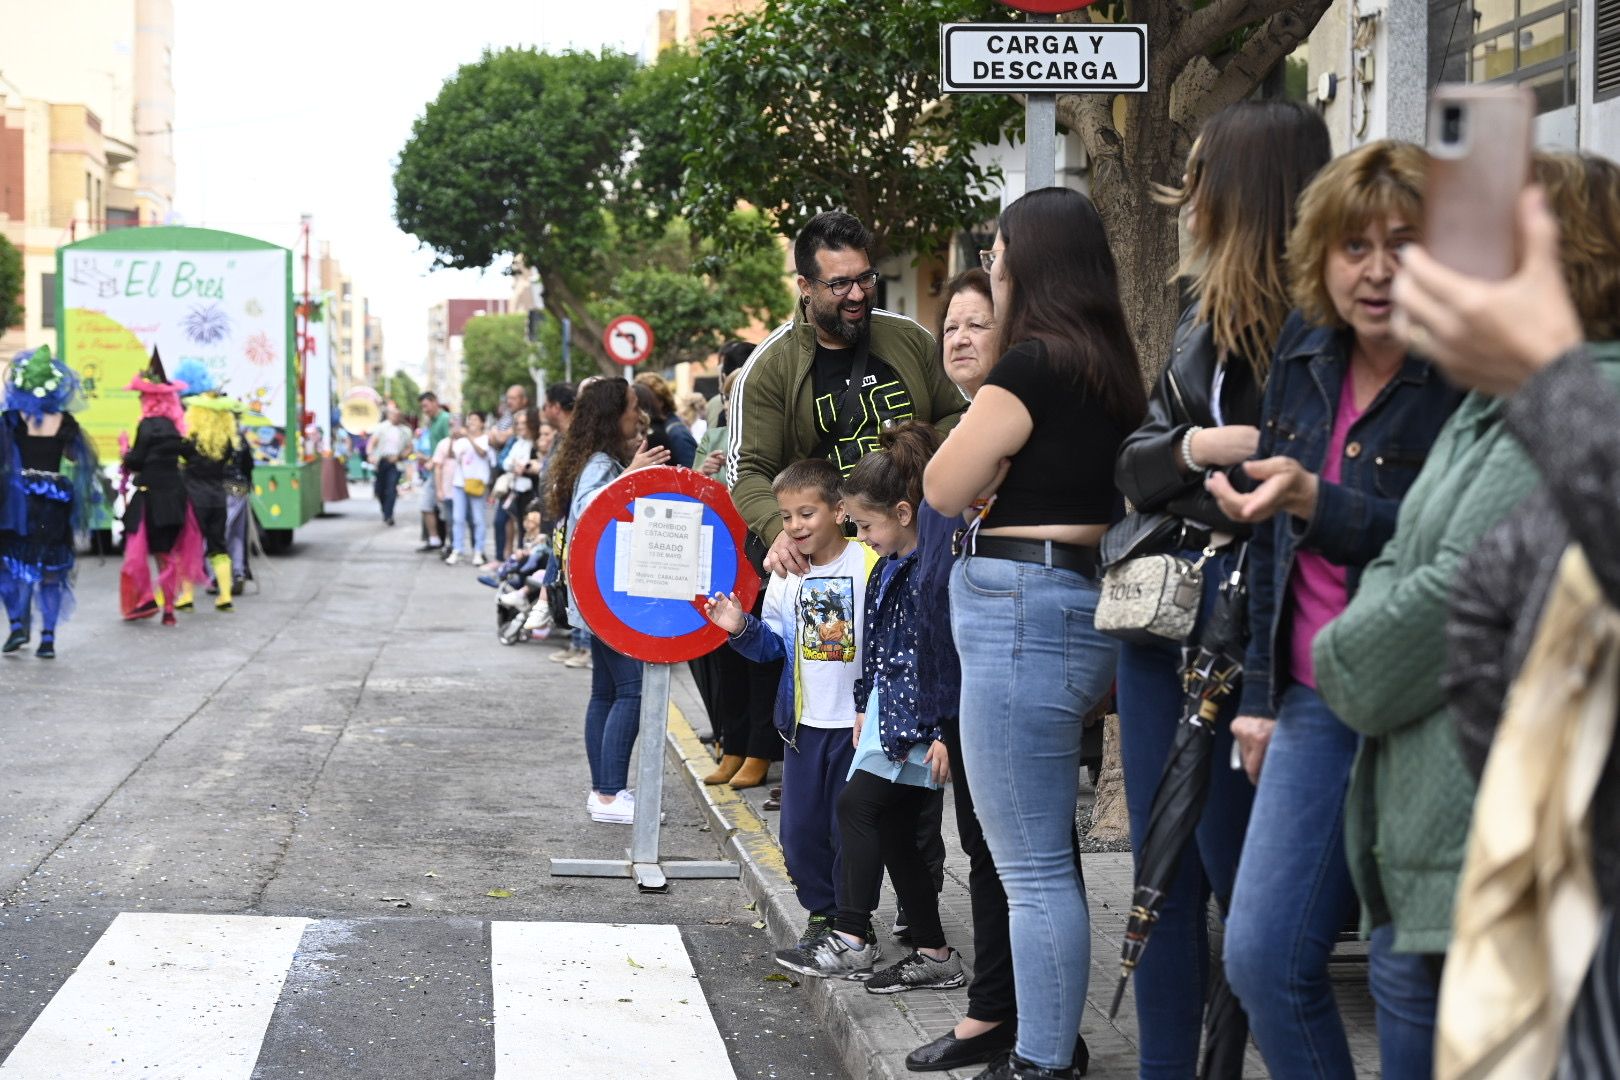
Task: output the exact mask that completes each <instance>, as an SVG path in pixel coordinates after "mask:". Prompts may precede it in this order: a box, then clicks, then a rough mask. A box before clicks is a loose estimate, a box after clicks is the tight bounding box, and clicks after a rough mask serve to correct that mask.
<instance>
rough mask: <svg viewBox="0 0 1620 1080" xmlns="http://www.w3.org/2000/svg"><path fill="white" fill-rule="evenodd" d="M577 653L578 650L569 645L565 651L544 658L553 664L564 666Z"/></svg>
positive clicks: (561, 650)
mask: <svg viewBox="0 0 1620 1080" xmlns="http://www.w3.org/2000/svg"><path fill="white" fill-rule="evenodd" d="M578 652H579V650H578V649H576V648H574V647H573V646H572V645H570V646H568V648H566V649H560V650H558V651H557V652H554V653H552V654H551V655H550V656H548V657H546V659H547V660H550V661H551V662H552V663H553V664H566V663H568V661H570V660H572V659H573V658H574V656H575V655H576V654H578Z"/></svg>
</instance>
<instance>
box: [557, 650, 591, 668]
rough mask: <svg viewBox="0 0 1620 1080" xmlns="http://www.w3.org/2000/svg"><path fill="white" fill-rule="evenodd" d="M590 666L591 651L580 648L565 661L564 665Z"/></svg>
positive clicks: (569, 666)
mask: <svg viewBox="0 0 1620 1080" xmlns="http://www.w3.org/2000/svg"><path fill="white" fill-rule="evenodd" d="M590 666H591V651H590V650H589V649H580V650H579V651H578V652H576V653H575V654H574V655H573V656H570V657H569V658H568V659H567V660H564V661H563V667H567V668H589V667H590Z"/></svg>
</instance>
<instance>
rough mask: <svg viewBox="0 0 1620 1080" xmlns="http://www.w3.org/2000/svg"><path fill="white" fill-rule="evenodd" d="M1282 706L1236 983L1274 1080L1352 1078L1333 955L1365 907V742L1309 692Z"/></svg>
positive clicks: (1239, 890)
mask: <svg viewBox="0 0 1620 1080" xmlns="http://www.w3.org/2000/svg"><path fill="white" fill-rule="evenodd" d="M1279 704H1280V707H1279V708H1278V710H1277V726H1276V728H1275V730H1274V731H1273V732H1272V736H1271V744H1270V745H1269V746H1268V747H1267V749H1266V757H1265V762H1264V764H1263V765H1262V766H1261V769H1260V787H1259V790H1258V792H1257V793H1256V794H1255V797H1254V811H1253V813H1252V814H1251V815H1250V817H1249V832H1248V836H1247V838H1246V839H1245V841H1244V844H1243V862H1242V864H1241V865H1240V866H1239V867H1238V874H1237V887H1236V889H1235V890H1234V891H1233V894H1232V911H1231V915H1230V916H1229V917H1228V918H1227V921H1226V978H1227V981H1228V982H1229V983H1231V985H1232V990H1233V991H1234V992H1235V993H1236V994H1237V996H1238V1000H1239V1001H1241V1002H1243V1009H1244V1011H1245V1012H1247V1013H1248V1015H1249V1029H1250V1030H1251V1031H1252V1032H1253V1033H1254V1038H1255V1042H1257V1043H1258V1044H1259V1046H1260V1053H1261V1054H1262V1055H1264V1057H1265V1059H1266V1067H1267V1068H1268V1069H1270V1070H1271V1074H1272V1075H1273V1076H1276V1077H1281V1078H1284V1080H1286V1078H1288V1077H1294V1076H1302V1077H1324V1078H1328V1080H1332V1078H1336V1077H1350V1078H1353V1077H1354V1076H1355V1075H1356V1071H1355V1066H1354V1065H1353V1063H1352V1062H1351V1060H1350V1046H1349V1044H1348V1043H1347V1042H1346V1041H1345V1035H1344V1023H1343V1021H1342V1020H1340V1018H1339V1006H1338V1003H1337V1002H1335V1001H1334V999H1333V985H1332V982H1331V981H1330V980H1329V978H1328V956H1329V954H1331V953H1332V952H1333V944H1334V941H1335V939H1336V938H1337V937H1338V935H1339V933H1340V931H1342V930H1343V929H1344V928H1345V926H1346V924H1347V923H1348V922H1349V920H1350V919H1351V918H1352V917H1353V916H1354V914H1355V912H1356V907H1357V904H1356V893H1355V887H1354V885H1353V884H1352V883H1351V880H1350V867H1349V865H1348V863H1347V862H1346V861H1345V855H1344V796H1345V790H1346V788H1347V787H1348V786H1349V783H1350V766H1351V763H1352V762H1354V761H1355V757H1356V746H1357V743H1358V740H1357V738H1356V733H1355V732H1353V731H1351V730H1350V729H1349V728H1347V727H1345V726H1344V724H1343V723H1341V722H1340V721H1339V718H1338V717H1337V716H1335V715H1334V714H1333V710H1331V709H1329V708H1328V707H1327V705H1326V704H1325V703H1324V702H1323V701H1322V699H1321V698H1320V697H1319V696H1318V695H1317V693H1316V691H1315V690H1312V689H1311V688H1310V687H1308V686H1304V685H1301V684H1299V683H1294V684H1293V685H1291V686H1290V687H1289V688H1288V689H1287V690H1285V691H1284V692H1283V696H1282V700H1281V702H1280V703H1279Z"/></svg>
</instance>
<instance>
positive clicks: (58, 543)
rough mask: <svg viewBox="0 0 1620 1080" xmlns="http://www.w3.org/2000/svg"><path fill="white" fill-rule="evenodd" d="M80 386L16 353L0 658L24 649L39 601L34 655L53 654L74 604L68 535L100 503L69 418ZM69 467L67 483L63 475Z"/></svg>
mask: <svg viewBox="0 0 1620 1080" xmlns="http://www.w3.org/2000/svg"><path fill="white" fill-rule="evenodd" d="M78 388H79V380H78V377H77V376H76V375H74V373H73V372H72V371H71V370H69V369H68V367H67V366H66V365H65V364H62V363H61V362H59V361H54V360H52V359H51V351H50V350H49V349H37V350H34V351H33V352H24V353H19V354H17V357H16V358H15V359H14V360H13V361H12V364H11V368H10V370H9V372H8V375H7V378H6V395H5V403H6V408H5V411H4V412H0V598H3V599H4V601H5V605H6V614H7V616H9V618H10V620H11V632H10V634H9V635H8V636H7V638H6V642H5V645H4V646H0V652H5V653H13V652H16V651H17V650H18V649H20V648H22V647H23V645H25V644H26V643H27V642H28V638H29V633H30V628H29V616H30V612H31V609H32V607H33V605H34V601H35V597H36V596H37V598H38V604H39V616H40V635H39V648H38V649H37V650H35V655H36V656H39V657H42V658H44V659H47V660H49V659H51V658H52V657H54V656H55V655H56V623H57V620H58V619H59V618H60V617H61V616H62V615H63V614H64V613H65V612H67V611H69V610H71V608H72V603H73V566H74V533H75V532H83V531H85V530H86V529H87V527H88V520H87V518H88V515H89V511H90V506H91V504H92V503H93V502H97V501H99V500H100V488H99V481H100V475H99V472H98V466H97V462H96V454H95V451H94V450H93V449H92V448H91V446H90V444H89V442H88V441H87V440H86V439H85V437H84V433H83V431H82V430H81V429H80V428H79V423H78V421H77V420H75V419H74V418H73V415H72V414H71V413H69V412H68V411H67V409H68V407H69V406H70V405H71V404H72V403H73V402H74V401H75V400H76V398H77V394H78ZM64 460H67V461H71V462H72V463H73V474H72V476H69V475H67V474H66V473H65V472H64V471H63V469H62V462H63V461H64Z"/></svg>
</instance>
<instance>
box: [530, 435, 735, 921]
mask: <svg viewBox="0 0 1620 1080" xmlns="http://www.w3.org/2000/svg"><path fill="white" fill-rule="evenodd" d="M747 539H748V528H747V526H746V525H744V524H743V521H742V518H741V517H739V516H738V514H737V511H736V508H735V507H733V506H732V504H731V496H730V494H729V493H727V491H726V489H725V487H724V485H722V484H720V483H718V482H716V481H714V480H711V479H709V478H708V477H706V476H704V475H702V474H701V473H696V472H693V471H692V470H690V469H676V468H671V467H668V466H662V467H658V468H651V469H640V470H638V471H636V472H633V473H628V474H626V475H624V476H621V477H620V478H619V479H617V480H615V481H614V482H613V483H611V484H609V485H608V486H607V487H606V488H604V489H603V490H602V491H601V493H600V494H598V495H597V496H596V498H595V499H594V500H593V501H592V502H591V504H590V505H589V506H588V507H586V509H585V512H584V513H583V514H581V515H580V517H579V521H578V523H577V524H576V525H575V526H574V535H573V536H572V537H571V538H570V539H569V542H568V587H569V590H570V591H571V593H572V595H573V597H574V602H575V604H576V606H578V608H579V611H580V614H581V615H583V616H584V617H585V622H586V624H587V625H588V626H589V627H590V630H591V633H593V634H595V635H596V636H597V637H599V638H601V639H602V641H603V642H604V643H605V644H607V645H608V646H609V647H611V648H613V649H614V650H616V651H618V652H620V653H622V654H624V655H625V656H629V657H632V658H634V659H637V660H641V661H643V669H642V680H641V718H640V730H639V734H638V736H637V738H638V739H639V741H640V744H641V764H640V767H639V768H638V769H637V773H636V776H637V780H636V810H635V821H634V822H633V824H632V826H631V834H630V850H629V851H628V852H627V853H626V857H625V858H623V859H552V860H551V872H552V874H554V875H557V876H562V877H568V876H571V877H630V878H634V879H635V882H636V884H637V886H639V887H640V888H641V889H642V890H643V891H648V892H659V891H662V890H664V889H665V888H666V887H667V886H668V882H669V879H671V878H734V877H737V876H738V873H739V871H738V867H737V864H736V863H734V862H729V861H724V860H717V861H671V862H661V861H660V859H659V854H658V826H659V818H660V816H661V811H662V808H663V794H664V737H665V733H666V729H667V727H668V724H669V680H670V665H671V664H678V663H681V662H683V661H686V660H691V659H693V658H695V657H699V656H703V655H705V654H707V653H709V652H711V651H713V650H714V649H715V648H716V647H717V646H723V645H724V644H725V641H726V632H725V631H724V630H722V629H720V628H719V627H718V626H715V625H714V624H713V623H711V622H710V621H709V619H708V617H707V616H706V615H705V614H704V611H703V607H704V603H705V601H706V600H707V599H708V597H709V596H710V595H711V594H712V593H715V592H726V593H732V592H734V593H736V594H737V600H738V602H739V603H741V604H743V605H744V606H745V607H752V606H753V603H754V599H755V597H756V596H757V595H758V594H759V578H758V576H757V575H755V573H754V571H753V567H751V566H750V565H749V563H748V559H747V557H746V554H745V551H746V546H745V545H746V543H747Z"/></svg>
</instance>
